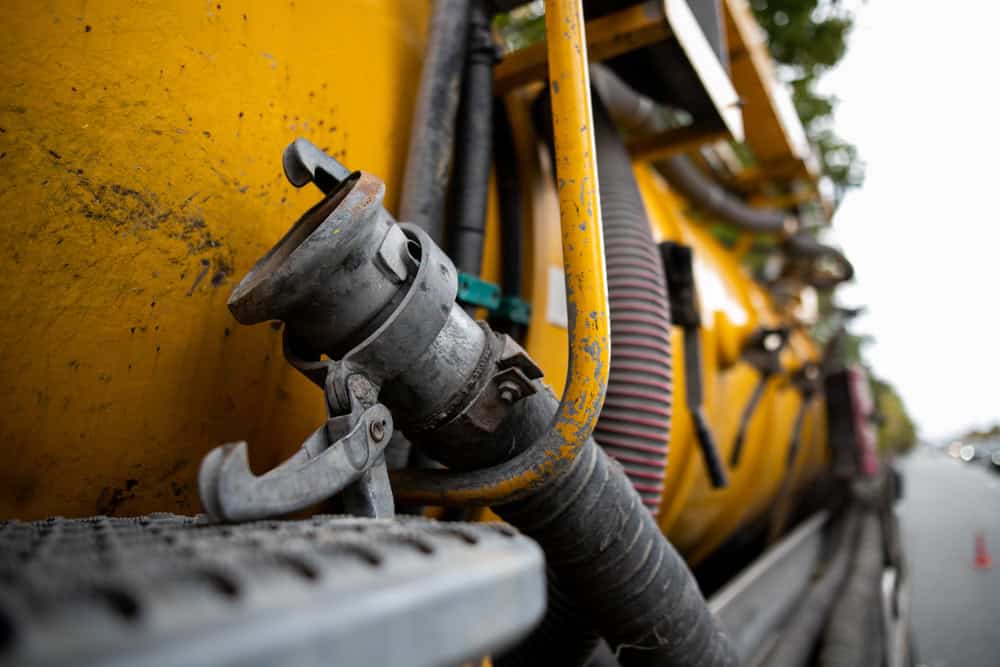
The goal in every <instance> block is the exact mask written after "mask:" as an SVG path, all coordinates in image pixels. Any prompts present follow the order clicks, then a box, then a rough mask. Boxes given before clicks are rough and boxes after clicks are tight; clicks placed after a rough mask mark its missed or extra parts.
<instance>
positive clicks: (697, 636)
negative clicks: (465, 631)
mask: <svg viewBox="0 0 1000 667" xmlns="http://www.w3.org/2000/svg"><path fill="white" fill-rule="evenodd" d="M557 405H558V401H557V399H556V397H555V396H554V395H553V394H552V393H551V392H544V393H540V394H536V395H535V396H531V397H529V398H527V399H525V400H522V401H521V402H520V403H518V404H517V405H516V408H515V410H514V414H513V415H512V417H511V419H514V420H517V421H516V422H515V423H517V424H519V425H520V426H519V429H518V431H519V432H518V433H517V434H516V437H517V438H518V439H519V440H522V439H523V440H526V441H532V442H533V441H534V439H535V438H537V437H539V436H541V434H542V433H543V432H544V431H545V429H547V428H549V419H551V415H552V414H554V413H555V410H556V407H557ZM494 510H495V511H496V512H497V514H499V515H500V516H501V517H503V519H504V520H506V521H508V522H509V523H511V524H512V525H514V526H516V527H517V528H518V529H519V530H521V531H522V532H523V533H525V534H526V535H529V536H530V537H532V538H533V539H535V540H536V541H537V542H538V543H539V545H541V547H542V549H543V550H544V551H545V557H546V561H547V562H548V566H549V568H550V569H551V571H552V572H553V573H554V574H555V579H554V581H555V582H556V583H557V584H558V588H559V592H560V593H561V594H562V596H565V598H568V599H569V600H572V603H573V604H572V605H569V606H567V605H558V606H553V607H550V609H549V611H548V613H547V618H546V620H545V621H543V625H542V629H541V630H539V631H536V633H534V634H532V635H531V636H529V638H528V639H527V640H526V642H525V643H524V644H522V646H521V647H519V650H516V651H515V652H513V653H512V654H508V655H507V656H502V657H501V658H500V659H499V660H498V665H514V664H553V662H555V664H569V663H568V660H567V659H568V656H569V655H577V656H578V655H580V653H581V651H580V650H579V648H580V646H581V645H584V644H586V645H589V646H592V645H593V644H592V641H593V635H592V634H591V633H588V632H585V631H584V630H583V628H586V627H593V629H594V630H596V631H597V632H598V633H599V634H600V635H601V636H602V637H604V638H605V639H606V640H607V642H608V644H609V645H610V646H611V648H612V650H614V651H615V652H616V653H617V655H618V658H619V661H620V662H621V664H622V665H624V666H625V667H631V666H633V665H659V666H666V665H691V666H694V665H699V666H705V667H712V666H721V665H735V664H737V657H736V653H735V651H734V649H733V647H732V645H731V644H730V642H729V640H728V639H727V638H726V637H725V635H724V634H723V633H722V631H721V630H720V629H719V627H718V624H717V622H716V620H715V619H714V618H713V616H712V614H711V613H710V612H709V610H708V607H707V605H706V604H705V600H704V598H703V597H702V595H701V591H700V590H699V589H698V584H697V583H696V582H695V580H694V577H693V576H692V575H691V572H690V570H689V569H688V567H687V564H686V563H685V562H684V560H683V559H682V558H681V557H680V555H679V554H678V553H677V552H676V551H675V550H674V548H673V547H672V546H671V545H670V543H669V542H668V541H667V539H666V538H665V537H664V536H663V534H662V533H661V532H660V529H659V527H658V526H657V525H656V521H655V520H654V519H653V515H652V514H650V513H649V512H648V511H646V510H645V509H644V508H643V506H642V500H641V499H640V498H639V495H638V494H637V493H636V491H635V489H634V488H633V487H632V484H631V482H630V481H629V479H628V477H626V476H625V474H624V472H623V471H622V469H621V466H619V465H618V464H617V463H616V462H615V461H614V460H612V459H611V458H610V457H609V456H608V455H607V454H605V453H604V451H603V450H602V449H601V448H600V447H598V446H597V445H596V444H595V443H594V440H593V439H589V440H588V441H587V443H586V445H584V447H583V449H582V451H581V452H580V453H579V455H578V456H577V459H576V461H575V462H574V464H573V467H572V468H571V469H570V471H569V472H568V473H566V474H565V475H563V476H562V477H560V478H558V479H555V480H553V481H552V482H551V483H549V484H547V485H546V486H544V487H543V488H541V489H539V490H538V491H536V492H535V493H534V494H532V495H531V496H529V497H528V498H526V499H525V500H521V501H518V502H515V503H510V504H506V505H500V506H497V507H494ZM554 654H555V655H554Z"/></svg>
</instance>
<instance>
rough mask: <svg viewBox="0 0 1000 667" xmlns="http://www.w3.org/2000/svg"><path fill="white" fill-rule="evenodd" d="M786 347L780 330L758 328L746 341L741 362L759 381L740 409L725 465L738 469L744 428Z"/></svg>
mask: <svg viewBox="0 0 1000 667" xmlns="http://www.w3.org/2000/svg"><path fill="white" fill-rule="evenodd" d="M787 343H788V330H787V329H784V328H779V329H768V328H760V329H758V330H757V331H755V332H754V333H753V334H752V335H751V336H750V339H749V340H748V341H747V344H746V347H744V349H743V360H744V361H746V362H747V363H748V364H750V365H751V366H753V367H754V368H756V369H757V371H758V372H759V373H760V378H759V379H758V381H757V385H756V386H755V387H754V390H753V393H752V394H750V400H749V401H747V404H746V405H745V406H744V407H743V413H742V414H741V415H740V427H739V430H738V431H737V432H736V440H735V442H734V443H733V449H732V453H731V454H730V456H729V465H730V466H732V467H734V468H735V467H736V466H737V465H739V462H740V456H741V455H742V454H743V442H744V440H745V439H746V432H747V428H748V427H749V426H750V419H751V418H752V417H753V413H754V412H756V410H757V405H758V404H759V403H760V399H761V398H762V397H763V396H764V388H765V387H766V386H767V382H768V380H770V379H771V376H773V375H775V374H777V373H778V372H780V371H781V351H782V350H783V349H784V347H785V345H786V344H787Z"/></svg>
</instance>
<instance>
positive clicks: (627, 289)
mask: <svg viewBox="0 0 1000 667" xmlns="http://www.w3.org/2000/svg"><path fill="white" fill-rule="evenodd" d="M594 145H595V148H596V150H597V173H598V179H599V182H600V192H601V217H602V221H603V226H604V252H605V261H606V262H607V275H608V306H609V310H610V315H611V343H612V345H611V367H610V373H609V377H608V390H607V394H606V396H605V399H604V407H603V408H602V409H601V416H600V419H598V421H597V425H596V426H595V427H594V439H595V440H596V441H597V443H598V444H599V445H601V447H602V448H604V450H605V451H606V452H607V453H608V454H610V455H611V456H613V457H614V458H615V460H616V461H618V462H619V463H621V464H622V467H623V468H624V469H625V474H627V475H628V476H629V479H631V480H632V484H633V486H635V488H636V490H637V491H638V492H639V495H640V496H641V497H642V500H643V503H644V504H645V505H646V507H648V508H649V510H650V511H651V512H653V513H654V515H655V514H656V513H657V512H658V511H659V506H660V497H661V496H662V494H663V480H664V477H665V475H666V466H667V456H668V453H669V446H670V418H671V407H672V405H671V402H672V396H673V361H672V356H671V349H670V309H669V307H668V305H667V304H668V301H667V293H666V286H667V282H666V279H665V278H664V275H663V264H662V261H661V259H660V253H659V248H658V247H657V245H656V243H655V242H654V241H653V232H652V229H651V228H650V225H649V220H648V218H647V217H646V209H645V207H644V206H643V203H642V197H641V196H640V195H639V186H638V185H637V184H636V182H635V176H634V175H633V173H632V160H631V159H630V158H629V156H628V153H627V152H626V151H625V146H624V145H623V143H622V140H621V138H620V137H619V136H618V130H617V129H615V126H614V124H613V123H612V122H611V118H610V117H609V116H608V113H607V111H606V110H605V108H604V105H603V104H602V102H601V99H600V97H598V96H594Z"/></svg>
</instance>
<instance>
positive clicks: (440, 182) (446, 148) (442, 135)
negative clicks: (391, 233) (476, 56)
mask: <svg viewBox="0 0 1000 667" xmlns="http://www.w3.org/2000/svg"><path fill="white" fill-rule="evenodd" d="M468 23H469V0H435V2H434V10H433V12H432V14H431V19H430V26H429V29H428V36H427V46H426V48H425V50H424V64H423V67H422V68H421V70H420V87H419V89H418V91H417V100H416V104H415V105H414V108H413V122H412V123H411V126H410V128H411V129H410V144H409V149H408V151H407V153H406V169H405V171H404V173H403V189H402V195H401V198H400V204H399V219H400V220H403V221H405V222H412V223H414V224H416V225H418V226H420V227H421V228H422V229H423V230H424V231H426V232H427V233H428V234H429V235H430V237H431V238H432V239H434V241H435V242H436V243H437V244H438V245H441V244H442V241H443V240H444V239H443V237H444V200H445V192H446V189H447V187H448V174H449V171H450V167H451V153H452V145H453V143H454V131H455V114H456V112H457V110H458V102H459V98H460V95H461V87H462V86H461V84H462V69H463V66H464V64H465V48H466V42H465V35H466V31H467V28H468Z"/></svg>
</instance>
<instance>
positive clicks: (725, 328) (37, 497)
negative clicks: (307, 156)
mask: <svg viewBox="0 0 1000 667" xmlns="http://www.w3.org/2000/svg"><path fill="white" fill-rule="evenodd" d="M81 7H82V8H81ZM548 8H549V11H548V16H547V21H548V22H549V23H548V24H547V26H548V29H549V32H550V34H556V35H558V37H557V38H556V39H554V40H549V42H548V47H547V48H549V49H550V51H551V52H550V53H549V54H548V55H547V57H546V59H543V62H548V63H551V64H552V75H553V81H552V84H551V87H552V99H553V105H554V111H555V120H556V122H555V129H556V141H557V151H558V154H559V156H560V159H559V161H558V163H557V164H555V165H551V164H549V156H548V154H547V151H546V149H545V148H544V147H542V146H541V145H540V142H539V141H538V139H537V137H535V136H534V133H533V132H532V130H531V128H530V125H531V123H530V119H529V114H528V109H527V105H528V102H529V100H530V99H531V96H532V93H533V92H536V91H537V87H536V88H535V89H534V90H533V89H532V88H531V86H526V87H522V88H521V89H519V90H518V91H516V93H514V94H512V95H510V96H508V100H507V103H508V107H509V109H510V112H511V115H512V119H513V124H514V129H515V140H516V144H517V149H518V155H519V157H520V166H521V178H522V185H523V188H522V191H523V193H524V195H525V196H524V197H523V202H524V213H525V223H526V224H525V238H524V241H525V246H526V250H525V253H526V256H525V267H526V271H525V276H524V278H525V280H524V294H523V296H525V297H526V298H529V299H530V301H531V302H532V306H533V314H532V323H531V326H530V328H529V330H528V334H527V339H526V347H527V349H528V351H529V352H530V353H531V354H532V356H533V357H534V358H535V359H536V360H538V361H539V363H540V365H541V366H542V367H543V369H544V370H545V371H546V376H547V380H548V381H549V382H550V383H552V384H553V385H555V388H556V390H557V391H559V390H563V391H564V392H565V395H566V396H567V400H566V401H564V404H563V408H564V409H563V412H562V416H561V419H560V421H559V422H558V424H557V429H558V431H557V433H558V435H559V438H561V440H562V442H564V443H565V446H564V447H563V448H562V449H561V450H560V451H559V452H558V454H559V456H560V457H561V458H560V460H568V459H569V458H570V457H571V456H572V455H573V446H574V444H576V443H579V442H580V441H581V440H580V437H581V434H587V433H589V428H590V427H591V426H592V419H593V417H594V416H595V411H596V410H597V409H598V408H599V406H600V402H601V397H602V396H603V390H604V382H605V379H606V373H607V370H608V345H609V342H608V322H607V305H606V285H605V282H604V267H603V250H602V240H601V230H600V207H599V201H598V192H597V179H596V172H595V166H594V151H593V137H592V131H591V127H590V107H589V94H588V90H589V88H588V81H587V74H586V62H587V50H586V43H585V38H584V35H583V34H582V28H583V25H582V22H581V17H580V14H579V4H578V2H575V1H570V0H558V1H555V0H552V1H550V2H549V3H548ZM427 13H428V3H425V2H412V3H411V2H406V3H400V2H396V1H394V0H384V1H383V0H368V2H365V3H363V4H354V3H352V4H350V5H348V4H346V3H345V4H340V3H321V2H318V1H315V2H314V1H311V0H298V1H297V2H296V3H294V4H292V3H281V4H278V3H246V4H242V5H241V4H238V3H234V2H224V3H221V7H220V6H219V4H218V3H212V4H207V5H200V4H199V5H198V6H180V7H169V8H163V7H161V6H160V5H157V4H141V5H133V4H130V3H124V2H105V3H92V4H90V5H86V6H85V7H84V6H78V5H77V4H76V3H71V2H68V1H66V2H56V3H52V4H48V5H45V6H40V5H39V4H38V3H28V2H21V1H18V2H14V3H12V4H10V6H9V7H7V14H6V17H7V26H8V30H7V35H6V36H7V39H6V40H5V41H4V42H3V44H0V55H2V56H3V58H4V62H5V64H6V68H5V73H4V86H3V88H2V90H0V154H2V155H0V166H2V168H3V177H4V186H3V188H2V189H0V205H2V206H3V207H4V209H5V210H7V211H8V215H7V234H6V237H5V239H6V240H5V245H4V257H5V261H6V264H5V269H6V270H5V272H4V275H5V278H4V282H3V283H2V284H0V313H2V315H0V372H2V373H3V377H4V378H5V380H6V381H5V382H4V383H3V386H2V389H0V392H2V393H0V401H2V404H0V409H2V410H3V414H4V415H5V420H4V422H3V424H2V425H0V445H2V447H3V451H4V459H3V463H4V465H3V466H2V467H0V489H2V491H0V517H15V516H16V517H19V518H29V519H30V518H37V517H41V516H46V515H50V514H63V515H87V514H94V513H112V514H134V513H142V512H149V511H163V510H167V511H179V512H193V511H196V510H197V509H198V502H197V494H196V491H195V488H194V486H195V485H194V480H195V475H196V470H197V465H198V462H199V461H200V459H201V457H202V455H203V454H204V453H205V452H206V451H207V450H208V449H210V448H211V447H214V446H216V445H218V444H219V443H221V442H226V441H231V440H242V439H246V440H250V441H252V442H253V443H254V446H253V447H252V448H251V452H252V454H253V456H254V457H255V459H254V461H253V463H254V467H255V468H257V469H263V468H268V467H271V466H272V465H274V464H276V463H277V462H279V461H280V460H282V459H283V458H284V457H285V456H287V455H288V453H289V452H290V451H291V450H292V449H294V448H295V447H296V446H297V445H298V443H299V442H300V440H301V439H302V438H303V437H304V436H305V435H307V434H308V433H309V432H310V431H311V430H312V429H313V428H314V427H315V425H316V424H317V423H319V421H320V420H321V419H322V417H323V410H322V400H321V397H320V395H319V393H318V391H317V390H316V389H315V388H314V387H312V386H311V385H310V384H308V383H307V382H306V381H304V380H302V379H301V378H300V377H299V376H298V375H297V373H296V372H295V371H293V370H292V369H290V368H289V367H288V365H287V364H286V363H285V362H284V360H283V358H282V355H281V349H280V347H281V346H280V333H279V332H278V331H277V330H275V329H272V328H271V327H268V326H261V327H253V328H247V327H240V326H238V325H236V323H235V322H234V321H233V320H232V318H231V317H230V315H229V313H228V312H227V310H226V307H225V300H226V297H227V295H228V292H229V290H230V289H231V287H232V285H233V284H234V282H235V281H236V280H237V279H238V278H239V277H240V276H241V275H243V274H244V273H245V271H246V270H247V269H248V268H249V267H250V265H251V264H252V263H253V261H254V260H255V259H256V258H257V257H259V256H260V255H261V254H262V253H263V252H264V251H265V250H266V249H267V248H269V247H270V246H271V245H272V244H273V242H274V241H275V240H276V239H277V238H279V237H280V236H281V234H282V233H283V232H284V231H285V230H286V229H287V228H288V227H289V225H290V224H291V223H292V221H294V219H295V218H297V217H298V215H299V214H300V213H302V212H303V211H305V210H306V209H307V208H308V207H309V206H310V205H312V204H313V203H314V202H315V201H316V200H317V199H318V196H319V195H318V193H317V192H315V191H311V190H306V191H302V192H300V191H297V190H294V189H293V188H291V187H290V186H288V185H287V184H286V183H285V181H284V178H283V176H282V174H281V167H280V165H279V157H280V152H281V149H282V148H283V147H284V146H285V145H286V144H287V143H288V142H289V141H290V140H291V139H293V138H294V137H296V136H305V137H307V138H310V139H311V140H312V141H314V142H315V143H316V144H317V145H319V146H322V147H325V148H328V149H329V150H330V151H331V152H332V153H334V154H335V155H336V156H337V157H338V158H340V159H341V160H342V161H344V162H345V163H346V164H348V165H349V166H352V167H361V168H364V169H366V170H369V171H371V172H373V173H375V174H377V175H379V176H380V177H382V178H383V179H384V180H385V181H386V183H387V187H388V196H387V200H386V202H387V206H388V207H389V208H390V210H394V209H395V205H396V196H397V194H398V183H399V178H400V175H401V171H402V166H403V165H402V162H403V155H402V154H401V153H400V151H399V149H398V147H399V146H405V145H407V136H408V124H409V117H410V105H411V103H412V100H413V96H414V94H415V87H416V82H417V80H418V79H419V67H420V55H421V52H422V48H423V35H424V27H425V25H426V21H427ZM345 25H350V26H351V29H350V30H345V29H344V28H343V26H345ZM331 34H333V35H335V38H331ZM553 168H554V171H555V175H554V178H553V175H552V172H553ZM635 173H636V177H637V180H638V182H639V186H640V190H641V192H642V195H643V197H644V200H645V203H646V206H647V210H648V211H649V213H650V217H651V220H652V223H653V226H654V234H655V237H656V239H657V240H658V241H659V240H666V239H673V240H677V241H681V242H683V243H686V244H689V245H691V246H692V247H693V248H694V250H695V257H696V263H695V275H696V280H697V284H698V287H699V294H700V299H701V309H702V315H703V321H704V327H703V331H702V334H701V335H702V345H703V352H704V364H705V408H706V412H707V415H708V419H709V422H710V426H711V428H712V430H713V432H714V433H715V436H716V438H717V440H718V443H719V446H720V449H721V454H722V456H723V459H725V460H728V455H729V453H730V451H731V448H732V443H733V439H734V437H735V432H736V428H737V427H738V422H739V416H740V413H741V411H742V407H743V405H744V404H745V402H746V400H747V399H748V397H749V394H750V392H751V391H752V389H753V386H754V384H755V383H756V381H757V373H756V371H754V370H753V369H752V368H751V367H749V366H748V365H747V364H746V363H744V362H742V361H740V359H739V357H740V351H741V349H742V346H743V344H744V342H745V341H746V339H747V337H748V336H749V335H750V334H751V332H753V331H754V330H755V329H756V328H757V327H758V326H774V325H775V324H778V323H779V320H780V318H779V314H778V313H777V312H775V308H774V306H773V305H772V304H771V301H770V299H769V297H768V295H767V294H766V293H765V292H764V291H763V290H762V289H761V288H759V287H757V286H756V285H755V284H754V283H753V282H752V281H750V280H749V279H748V277H747V276H746V275H745V273H744V272H743V270H742V269H741V268H740V266H739V264H738V260H737V254H738V252H734V251H732V250H728V249H726V248H724V247H723V246H721V245H720V244H719V243H717V242H716V241H715V240H714V239H713V238H712V237H711V235H710V234H709V233H708V232H707V231H705V228H704V227H703V226H701V225H700V224H698V223H697V222H695V221H694V220H693V219H692V217H691V215H690V214H689V213H688V211H687V207H686V204H685V202H684V201H683V200H681V199H679V198H678V197H677V196H675V195H674V193H673V192H671V191H670V189H669V187H668V186H667V185H666V183H664V182H663V180H662V179H661V178H660V177H659V176H658V175H656V174H655V172H654V171H653V170H652V169H651V168H650V167H649V166H648V165H645V164H637V166H636V169H635ZM772 173H773V172H772ZM495 205H496V202H495V193H492V192H491V200H490V217H489V220H488V226H487V248H486V252H485V256H484V270H483V275H484V277H486V278H487V279H490V280H494V281H495V280H496V279H497V274H498V272H499V262H500V256H499V243H498V237H499V233H498V226H497V220H496V215H495ZM553 284H555V285H557V286H558V287H560V289H561V288H562V287H563V285H565V287H566V289H567V291H568V298H567V300H566V302H567V306H566V310H565V312H566V317H565V322H563V323H560V322H559V321H558V320H559V318H558V317H557V316H556V315H558V312H557V311H558V309H557V308H556V309H553V308H550V305H553V304H550V303H549V298H550V297H551V296H552V294H553V291H552V289H551V285H553ZM553 313H555V315H554V314H553ZM567 326H568V327H569V328H570V330H571V333H572V335H568V332H567ZM672 338H673V344H674V350H675V354H674V363H675V367H674V371H675V372H674V384H675V391H674V395H673V398H672V403H673V414H674V420H673V437H672V443H671V454H670V463H669V467H668V471H667V481H666V486H667V491H666V492H665V496H664V500H663V503H662V510H661V514H660V516H659V522H660V525H661V527H662V529H663V530H664V531H665V532H667V533H668V535H669V536H670V537H671V538H672V539H673V540H674V541H675V543H676V544H677V546H678V547H679V549H680V550H681V551H682V552H683V553H685V554H686V555H687V556H688V557H689V558H691V559H692V560H698V559H700V558H703V557H704V556H705V555H706V554H708V553H710V552H711V551H712V550H713V549H715V548H716V547H717V546H718V545H719V544H721V543H722V542H723V541H724V540H725V539H726V538H727V537H729V536H730V535H731V534H732V533H733V531H735V530H737V529H738V528H739V527H740V526H741V525H744V524H745V523H746V522H747V521H750V520H753V519H755V518H757V517H759V516H760V515H761V514H762V513H765V512H769V511H771V510H772V509H773V508H774V507H775V503H780V504H782V507H784V508H785V509H784V510H782V511H787V506H788V504H789V503H792V502H794V500H793V499H789V498H793V497H794V493H795V492H796V491H797V490H799V489H801V488H803V487H804V486H805V485H807V484H808V483H809V481H810V480H811V479H813V478H814V477H815V475H816V473H817V471H818V470H820V468H821V467H822V466H823V465H824V464H825V460H826V454H825V436H824V432H825V429H824V425H825V412H824V406H823V402H822V400H816V401H814V403H813V404H812V405H811V406H810V407H809V409H808V410H807V413H806V417H805V420H804V422H803V434H802V449H801V451H800V452H799V455H798V457H797V458H796V461H795V464H794V466H793V469H792V474H791V476H790V477H789V478H787V481H786V482H785V483H786V484H787V485H788V487H789V489H790V490H789V492H788V493H789V496H788V497H787V498H785V497H781V498H778V497H777V496H778V495H779V487H780V486H781V485H782V483H783V480H786V478H785V476H784V467H783V466H784V465H785V454H786V452H787V447H788V444H789V442H790V437H791V428H792V425H793V422H794V416H795V414H796V412H797V410H798V406H799V404H800V400H801V399H800V398H799V395H798V393H797V392H796V391H795V390H794V389H793V388H792V387H791V386H790V385H789V384H788V381H787V374H786V375H784V376H782V377H779V378H775V379H773V380H771V381H770V382H769V384H768V387H767V390H766V392H765V396H764V398H763V400H762V401H761V405H760V407H759V408H758V411H757V413H756V414H755V416H754V419H753V420H751V424H750V427H749V429H748V433H747V438H746V445H745V449H744V453H743V459H742V462H741V464H740V466H739V468H738V469H737V470H735V471H730V480H731V484H730V486H729V487H728V488H726V489H724V490H716V489H713V488H711V486H710V485H709V483H708V480H707V477H706V475H705V472H704V466H703V462H702V459H701V455H700V452H699V451H698V448H697V446H696V444H695V440H694V435H693V433H692V428H691V422H690V418H689V415H688V414H687V411H686V409H685V408H684V391H685V387H684V379H683V375H684V368H683V355H681V354H680V353H679V351H680V350H681V349H682V348H681V345H682V343H681V337H680V334H679V332H677V331H675V332H673V334H672ZM570 342H573V343H574V344H576V345H578V346H579V347H578V348H577V349H576V350H575V351H574V352H573V353H572V354H567V346H568V344H569V343H570ZM817 358H818V350H817V349H816V348H815V345H814V344H813V343H812V342H811V341H810V340H809V339H808V337H806V336H805V335H804V334H803V333H802V332H797V333H796V334H795V336H793V344H792V345H791V346H790V350H789V351H788V352H787V353H786V354H785V355H784V358H783V361H784V362H785V364H786V367H787V369H793V368H797V367H800V366H801V364H802V363H804V362H805V361H806V360H815V359H817ZM563 378H566V381H565V383H563ZM561 383H562V384H561ZM664 400H665V401H667V400H670V399H669V397H664ZM581 406H582V407H581ZM574 408H578V409H575V410H574ZM558 463H559V462H558V461H550V464H551V467H553V468H554V467H555V466H556V465H558ZM529 473H530V474H529ZM529 473H526V474H527V475H528V477H531V476H532V475H534V476H536V477H537V474H538V473H537V471H534V472H531V471H529ZM526 479H527V477H523V478H521V479H520V480H514V481H510V480H508V483H505V484H504V485H500V486H497V487H495V488H485V489H484V488H476V489H472V490H469V491H468V492H467V494H466V496H465V499H471V498H474V499H476V500H477V501H480V502H482V501H484V500H485V501H487V502H489V501H491V499H493V500H495V499H496V498H498V497H501V496H503V495H504V494H506V493H509V492H510V491H511V489H513V488H515V487H517V486H518V485H519V484H521V483H524V482H525V480H526ZM529 482H530V480H529ZM491 494H492V495H491Z"/></svg>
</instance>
